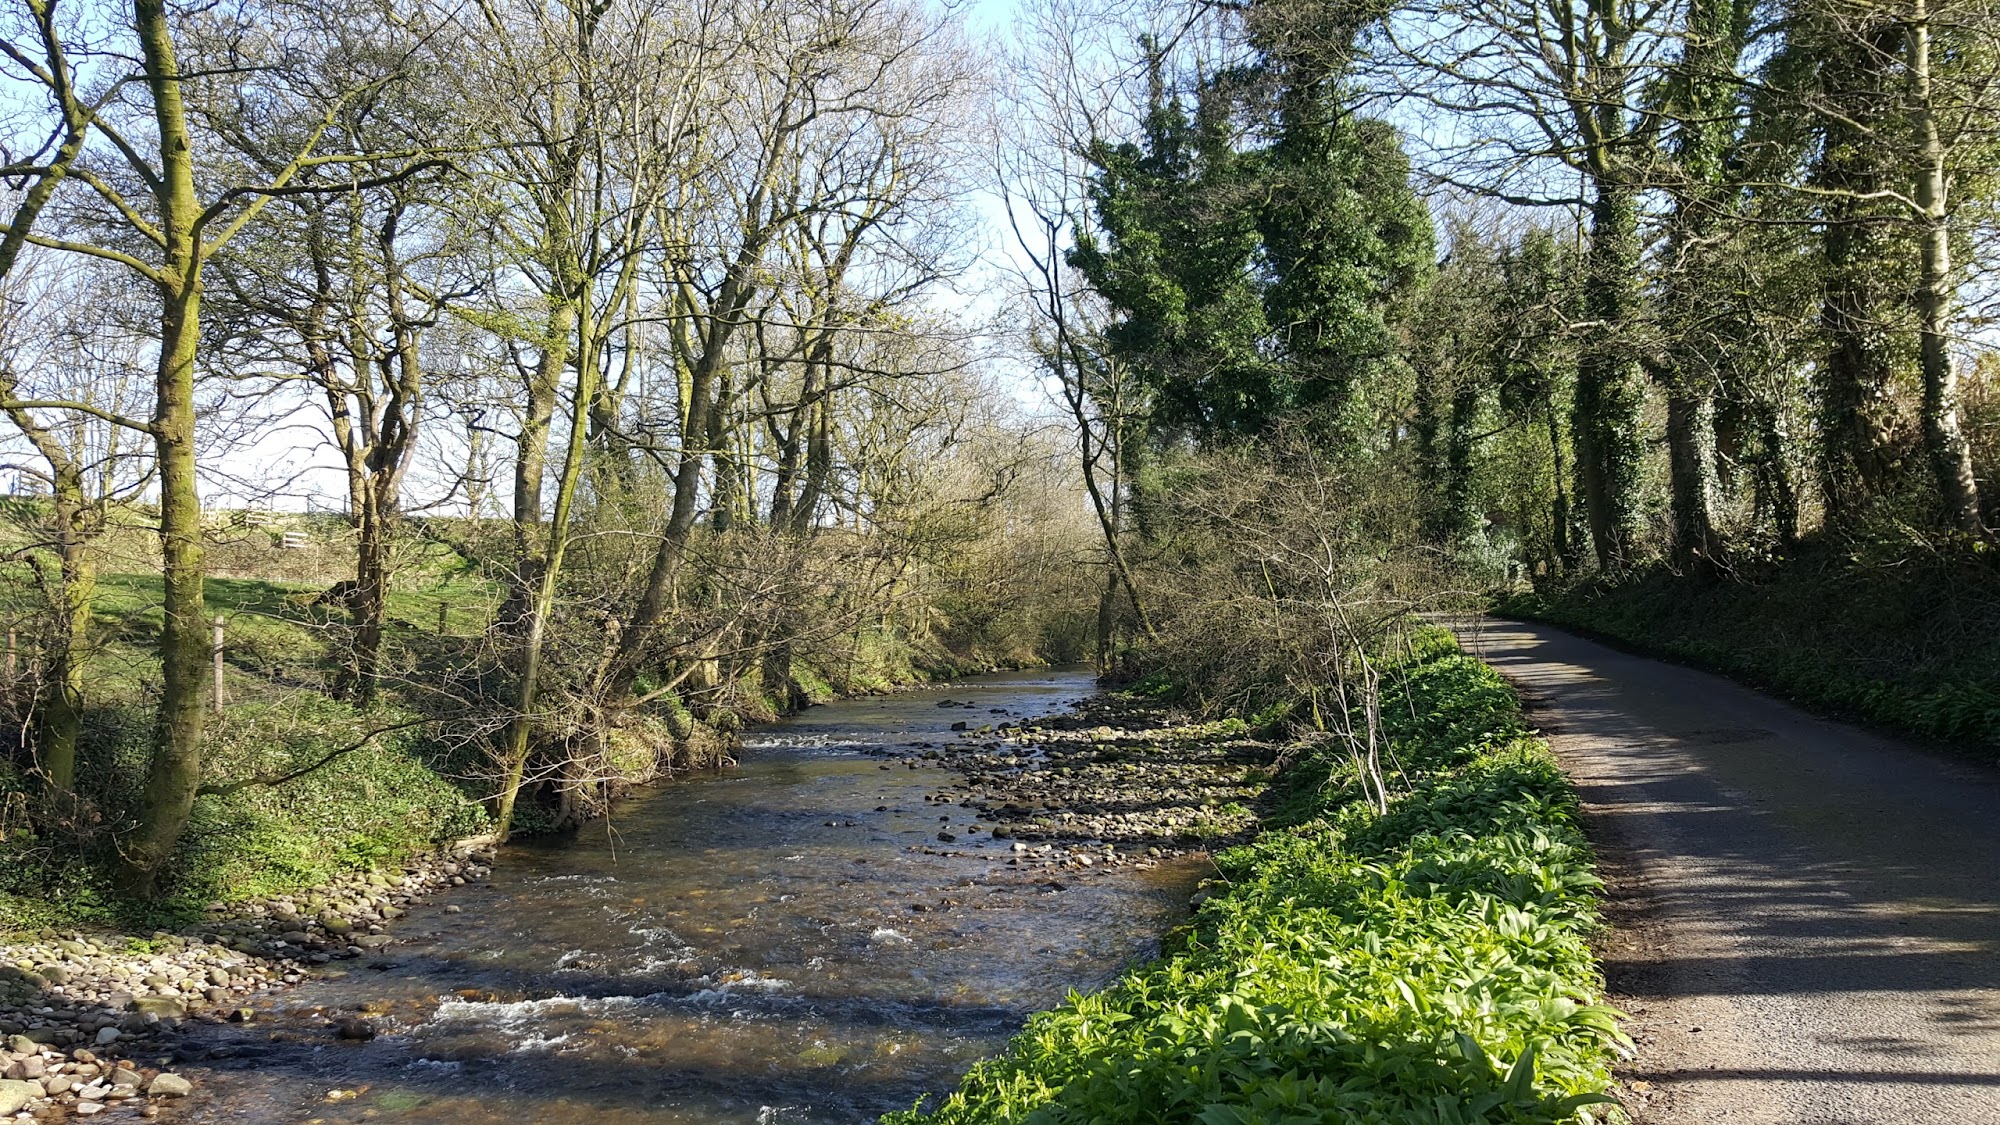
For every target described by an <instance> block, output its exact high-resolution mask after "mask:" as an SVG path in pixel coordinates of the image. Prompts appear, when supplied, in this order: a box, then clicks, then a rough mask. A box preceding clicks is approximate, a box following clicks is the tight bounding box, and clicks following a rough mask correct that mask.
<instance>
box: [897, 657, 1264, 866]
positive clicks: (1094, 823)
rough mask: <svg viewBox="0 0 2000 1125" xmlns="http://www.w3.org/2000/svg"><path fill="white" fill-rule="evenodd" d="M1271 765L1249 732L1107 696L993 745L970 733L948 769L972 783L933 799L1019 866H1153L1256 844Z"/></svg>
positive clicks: (1010, 732) (1013, 727) (1000, 734)
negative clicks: (969, 820) (967, 815)
mask: <svg viewBox="0 0 2000 1125" xmlns="http://www.w3.org/2000/svg"><path fill="white" fill-rule="evenodd" d="M926 756H928V753H927V754H926ZM1274 757H1275V749H1274V748H1273V747H1272V746H1270V745H1269V744H1266V743H1263V742H1260V741H1258V740H1255V739H1252V738H1249V737H1247V736H1246V735H1245V734H1244V732H1243V730H1242V728H1241V726H1240V725H1237V724H1230V723H1196V722H1192V721H1190V720H1189V719H1187V718H1186V717H1185V716H1181V715H1178V714H1176V713H1174V712H1172V711H1170V710H1168V709H1166V708H1163V707H1159V706H1157V705H1154V704H1151V703H1148V702H1145V701H1142V700H1135V699H1132V698H1129V697H1123V696H1105V697H1100V698H1097V699H1092V700H1088V701H1085V702H1084V703H1082V704H1080V705H1079V706H1078V707H1077V708H1076V709H1075V710H1074V711H1072V712H1071V713H1069V714H1067V715H1061V716H1057V717H1055V718H1052V719H1046V720H1042V721H1039V722H1036V723H1032V724H1025V725H1023V724H1012V723H1010V724H1007V726H1006V727H1005V729H1002V730H1000V731H997V732H995V733H994V734H992V735H987V734H986V733H985V732H974V731H970V730H966V729H963V726H961V741H960V743H959V744H958V745H957V746H956V747H952V748H948V749H947V751H946V752H945V754H944V763H945V764H946V765H949V766H952V767H955V768H956V769H957V770H958V771H959V772H960V774H961V775H962V776H963V778H964V781H963V784H961V785H957V786H951V787H947V788H946V789H945V790H944V791H941V792H937V793H933V794H928V795H926V796H925V800H926V801H927V802H929V803H932V804H936V805H957V806H960V807H966V808H971V809H974V810H976V812H977V815H978V816H979V818H980V819H982V820H985V821H987V822H989V824H990V825H991V836H992V838H993V839H994V840H996V841H999V840H1006V841H1010V845H1009V848H1010V858H1008V859H1007V860H1006V861H1005V862H1006V865H1007V866H1010V867H1016V868H1049V867H1055V868H1062V869H1065V870H1069V871H1073V872H1083V871H1104V870H1116V869H1119V868H1124V867H1132V866H1138V867H1147V866H1152V865H1153V864H1155V863H1158V862H1160V861H1161V860H1163V859H1168V858H1172V857H1175V856H1179V855H1185V854H1189V853H1191V852H1205V851H1207V850H1209V849H1212V848H1216V847H1222V846H1227V845H1230V844H1234V843H1237V842H1240V841H1242V840H1245V839H1248V838H1249V836H1250V835H1251V834H1252V833H1253V832H1254V831H1255V830H1256V826H1257V811H1256V810H1257V807H1258V806H1259V805H1260V804H1261V803H1262V800H1263V793H1264V789H1265V787H1266V785H1267V784H1268V782H1269V779H1270V778H1271V777H1272V776H1273V775H1274V774H1275V769H1274V768H1273V762H1274ZM968 831H969V830H968ZM964 835H965V831H960V830H954V831H953V832H950V833H940V835H939V839H940V840H942V841H943V842H946V843H951V842H954V841H955V839H956V838H959V837H963V836H964Z"/></svg>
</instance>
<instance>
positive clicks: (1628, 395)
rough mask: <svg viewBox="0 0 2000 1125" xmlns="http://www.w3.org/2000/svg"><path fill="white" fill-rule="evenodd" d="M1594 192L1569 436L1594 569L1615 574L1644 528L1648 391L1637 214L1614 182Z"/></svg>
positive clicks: (1601, 183) (1605, 180)
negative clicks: (1642, 364)
mask: <svg viewBox="0 0 2000 1125" xmlns="http://www.w3.org/2000/svg"><path fill="white" fill-rule="evenodd" d="M1595 186H1596V199H1595V200H1594V201H1593V202H1592V204H1591V209H1590V253H1589V261H1588V262H1587V263H1586V273H1585V277H1584V293H1583V301H1584V315H1585V317H1586V318H1587V319H1588V320H1589V321H1590V323H1591V329H1590V336H1589V338H1588V339H1587V340H1586V341H1585V344H1584V350H1583V355H1582V357H1581V359H1580V360H1579V362H1578V364H1577V373H1576V403H1575V407H1574V412H1575V421H1574V422H1573V424H1572V432H1573V433H1574V435H1575V440H1576V458H1577V483H1578V485H1579V491H1581V492H1582V493H1583V502H1584V509H1585V511H1586V513H1587V514H1588V516H1589V519H1590V538H1591V543H1592V545H1593V546H1594V548H1595V549H1596V552H1597V565H1598V568H1599V569H1600V570H1603V571H1605V572H1607V573H1617V572H1620V571H1622V570H1624V569H1625V567H1626V566H1628V565H1629V564H1630V563H1631V562H1632V558H1631V552H1632V546H1633V541H1634V539H1635V537H1636V534H1637V528H1638V521H1639V470H1640V461H1641V456H1642V450H1641V445H1640V438H1639V410H1640V406H1641V403H1642V400H1643V393H1644V392H1643V391H1642V389H1641V386H1640V377H1639V365H1638V362H1637V360H1636V358H1635V356H1634V355H1633V351H1632V345H1631V341H1630V340H1629V339H1628V335H1629V333H1630V330H1631V325H1632V322H1633V319H1634V318H1635V316H1636V314H1637V312H1638V305H1639V289H1638V278H1639V226H1638V222H1639V209H1638V203H1637V200H1636V198H1635V196H1634V194H1633V192H1632V191H1631V189H1630V188H1628V187H1626V186H1624V185H1622V184H1619V183H1617V182H1615V181H1613V180H1611V179H1610V178H1609V177H1605V176H1600V177H1598V179H1597V182H1596V185H1595Z"/></svg>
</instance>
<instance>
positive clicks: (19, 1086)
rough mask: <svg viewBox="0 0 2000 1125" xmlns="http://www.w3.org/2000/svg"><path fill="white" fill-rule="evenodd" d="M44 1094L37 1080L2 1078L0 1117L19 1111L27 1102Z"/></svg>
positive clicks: (0, 1080)
mask: <svg viewBox="0 0 2000 1125" xmlns="http://www.w3.org/2000/svg"><path fill="white" fill-rule="evenodd" d="M41 1096H42V1087H41V1085H40V1084H39V1083H35V1082H22V1081H19V1080H16V1079H12V1078H7V1079H0V1117H5V1116H7V1115H8V1114H11V1113H19V1112H21V1110H22V1109H23V1108H25V1107H26V1106H27V1104H28V1103H29V1102H31V1101H34V1100H35V1099H36V1098H39V1097H41Z"/></svg>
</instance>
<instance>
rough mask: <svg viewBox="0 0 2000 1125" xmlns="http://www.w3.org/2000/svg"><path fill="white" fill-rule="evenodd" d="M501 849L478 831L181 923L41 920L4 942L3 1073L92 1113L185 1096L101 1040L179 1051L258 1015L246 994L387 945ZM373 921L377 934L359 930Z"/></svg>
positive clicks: (148, 1050) (0, 956)
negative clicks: (105, 1058) (191, 1024)
mask: <svg viewBox="0 0 2000 1125" xmlns="http://www.w3.org/2000/svg"><path fill="white" fill-rule="evenodd" d="M491 859H492V853H491V851H490V850H488V849H486V848H485V847H484V846H483V845H479V844H476V843H473V842H468V843H466V844H463V845H460V846H459V848H457V849H456V850H455V851H454V852H453V853H450V854H440V855H434V856H429V857H421V858H418V859H415V860H412V861H411V862H409V863H408V864H406V865H405V866H404V867H403V868H401V869H400V870H397V871H394V872H380V871H378V872H372V873H369V874H366V875H362V874H356V875H350V876H346V877H344V878H342V879H340V880H338V881H336V882H334V883H331V884H329V885H327V886H324V887H320V888H316V889H314V890H312V891H310V892H300V893H295V894H291V895H277V896H273V897H270V898H266V899H258V900H252V901H249V902H243V903H236V904H224V903H210V904H209V906H208V908H207V910H206V912H205V914H206V916H205V917H204V918H203V919H202V920H201V921H200V922H199V923H198V924H197V925H195V926H193V927H192V928H190V930H189V931H188V932H186V933H182V934H170V933H166V932H164V931H154V932H153V933H152V934H151V935H150V936H148V937H144V938H141V937H136V936H134V937H128V936H123V935H114V934H105V935H83V934H62V933H51V932H48V931H43V932H42V933H41V934H39V935H33V936H24V937H20V938H17V939H14V940H12V941H7V942H0V1036H4V1039H0V1045H4V1047H5V1050H4V1051H0V1075H4V1076H5V1077H4V1078H0V1081H6V1082H19V1083H33V1084H34V1085H35V1092H34V1094H33V1097H32V1099H31V1100H30V1103H28V1108H30V1109H35V1110H37V1112H39V1107H42V1106H57V1107H61V1106H68V1107H70V1110H69V1111H70V1112H71V1113H82V1112H84V1110H83V1109H82V1107H84V1106H92V1107H100V1108H101V1107H102V1106H104V1105H116V1104H118V1103H119V1102H121V1101H128V1100H129V1101H139V1100H143V1099H144V1097H147V1096H154V1095H155V1094H157V1096H159V1097H165V1098H172V1097H178V1096H183V1095H185V1094H186V1093H187V1092H188V1085H187V1080H186V1079H184V1078H182V1077H180V1076H178V1075H155V1074H154V1073H153V1072H151V1071H149V1070H147V1069H145V1068H143V1067H140V1066H137V1065H136V1064H134V1063H132V1062H125V1061H115V1062H107V1063H102V1064H100V1061H99V1060H98V1058H97V1057H96V1055H95V1054H93V1053H92V1052H93V1050H94V1051H95V1052H97V1053H109V1052H114V1051H115V1052H119V1053H123V1052H127V1051H130V1052H131V1053H133V1054H135V1055H136V1056H138V1057H139V1058H141V1059H144V1058H148V1057H155V1061H161V1062H163V1061H165V1060H164V1058H159V1057H156V1056H164V1055H166V1054H168V1053H170V1052H171V1051H172V1044H171V1037H172V1036H173V1034H174V1032H175V1030H176V1028H178V1027H180V1026H181V1025H182V1024H183V1023H184V1022H185V1021H187V1020H190V1019H198V1020H213V1021H220V1020H224V1019H229V1020H235V1021H238V1022H248V1021H249V1020H251V1019H253V1018H254V1016H255V1009H253V1008H250V1007H247V1006H244V1005H243V1003H242V1002H243V1001H244V1000H247V999H249V998H251V997H253V996H255V995H257V994H259V993H262V992H267V991H269V990H272V989H275V988H280V987H283V986H285V985H288V984H293V983H296V982H298V981H300V980H301V979H303V975H304V973H305V972H306V970H308V969H310V968H312V967H314V966H318V965H327V964H331V963H332V962H334V961H336V960H337V959H340V958H346V957H355V956H358V955H359V954H360V953H361V952H362V951H363V950H368V949H376V948H380V947H381V946H383V945H386V944H388V942H389V941H390V937H389V935H388V934H387V933H386V932H384V931H385V930H386V929H387V924H388V923H389V922H390V921H392V920H393V919H396V918H399V917H402V916H403V915H404V914H405V913H407V911H408V909H409V908H410V907H411V906H412V905H414V904H416V903H417V902H418V901H419V900H420V899H421V898H422V897H423V896H424V895H425V894H426V893H427V892H429V891H432V890H434V889H436V888H438V887H441V886H446V885H463V884H464V883H465V882H466V881H468V880H481V879H484V878H486V877H487V876H488V875H489V874H490V873H491V867H490V866H489V864H490V862H491ZM364 928H365V929H367V930H370V931H373V932H372V933H359V932H357V931H359V930H362V929H364ZM163 1040H165V1041H166V1042H163ZM68 1048H76V1050H75V1051H74V1053H71V1054H66V1053H64V1050H65V1049H68ZM155 1086H158V1087H159V1090H158V1091H155V1089H154V1087H155ZM86 1092H88V1093H89V1095H90V1096H88V1097H86V1096H84V1095H85V1093H86ZM150 1108H151V1107H148V1109H149V1110H150ZM12 1112H16V1111H15V1110H9V1111H5V1112H0V1117H5V1116H8V1115H9V1114H11V1113H12ZM151 1115H152V1114H151V1113H148V1116H151Z"/></svg>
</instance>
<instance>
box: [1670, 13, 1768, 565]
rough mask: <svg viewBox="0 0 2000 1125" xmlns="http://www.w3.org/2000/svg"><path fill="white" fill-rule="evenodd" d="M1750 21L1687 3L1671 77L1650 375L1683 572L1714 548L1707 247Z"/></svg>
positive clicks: (1714, 357) (1719, 201) (1713, 367)
mask: <svg viewBox="0 0 2000 1125" xmlns="http://www.w3.org/2000/svg"><path fill="white" fill-rule="evenodd" d="M1748 25H1749V7H1748V5H1747V4H1745V3H1742V2H1741V0H1693V2H1692V3H1691V4H1690V6H1689V9H1688V14H1687V22H1686V28H1685V31H1684V46H1683V49H1682V54H1681V59H1680V63H1679V65H1678V67H1677V68H1676V73H1675V74H1674V76H1673V78H1672V79H1671V88H1672V91H1673V93H1672V95H1671V104H1672V106H1673V113H1674V115H1675V117H1676V119H1677V120H1676V123H1675V126H1674V144H1673V149H1674V158H1675V163H1676V164H1677V165H1678V169H1677V171H1678V175H1677V176H1676V177H1675V178H1674V181H1673V191H1672V195H1673V197H1674V214H1673V218H1672V221H1671V223H1670V224H1669V226H1668V231H1667V238H1666V250H1665V253H1664V255H1663V257H1664V260H1665V269H1664V271H1663V274H1664V276H1663V277H1662V285H1661V301H1660V305H1661V309H1660V315H1659V316H1658V317H1656V320H1657V321H1658V322H1659V324H1660V325H1661V327H1662V328H1663V329H1664V330H1665V333H1666V336H1667V339H1666V342H1665V353H1666V354H1665V356H1664V363H1663V364H1662V365H1661V366H1660V368H1659V369H1658V371H1657V375H1658V381H1659V382H1660V384H1661V386H1662V387H1663V389H1664V390H1665V392H1666V399H1667V472H1668V489H1667V491H1668V496H1669V500H1670V505H1671V508H1672V515H1673V529H1674V539H1673V546H1672V551H1673V560H1674V565H1675V567H1676V568H1678V569H1679V570H1681V571H1682V572H1683V573H1692V574H1696V575H1706V574H1709V573H1711V572H1713V571H1714V569H1715V568H1716V566H1717V564H1718V562H1719V559H1720V554H1721V550H1722V544H1721V541H1720V539H1719V538H1718V537H1717V535H1716V532H1715V517H1714V505H1715V495H1716V492H1717V480H1716V471H1715V395H1716V390H1717V383H1718V380H1719V378H1720V377H1721V375H1722V372H1723V370H1724V358H1723V356H1722V355H1721V354H1720V351H1721V349H1720V348H1718V347H1717V346H1716V345H1715V344H1714V343H1713V342H1712V341H1713V339H1714V337H1715V333H1714V332H1713V331H1712V330H1711V328H1710V326H1709V323H1708V322H1709V321H1710V320H1711V318H1719V317H1724V316H1728V315H1729V312H1728V310H1724V309H1719V308H1717V303H1718V297H1717V290H1718V288H1719V287H1718V286H1717V284H1716V279H1715V269H1714V257H1715V253H1716V249H1715V245H1714V244H1715V233H1716V228H1717V226H1718V220H1719V219H1720V218H1721V217H1722V214H1723V213H1724V212H1725V210H1726V209H1727V208H1728V206H1729V199H1730V194H1731V188H1730V184H1729V177H1728V173H1727V168H1726V157H1727V155H1728V152H1729V149H1730V147H1731V145H1732V144H1733V143H1734V140H1735V130H1734V125H1733V121H1734V115H1733V113H1732V112H1731V109H1732V106H1731V103H1732V101H1733V99H1734V98H1735V96H1736V82H1735V81H1734V79H1735V73H1736V65H1737V60H1738V59H1739V58H1740V57H1741V55H1742V53H1743V41H1744V36H1745V35H1746V34H1747V33H1748Z"/></svg>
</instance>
